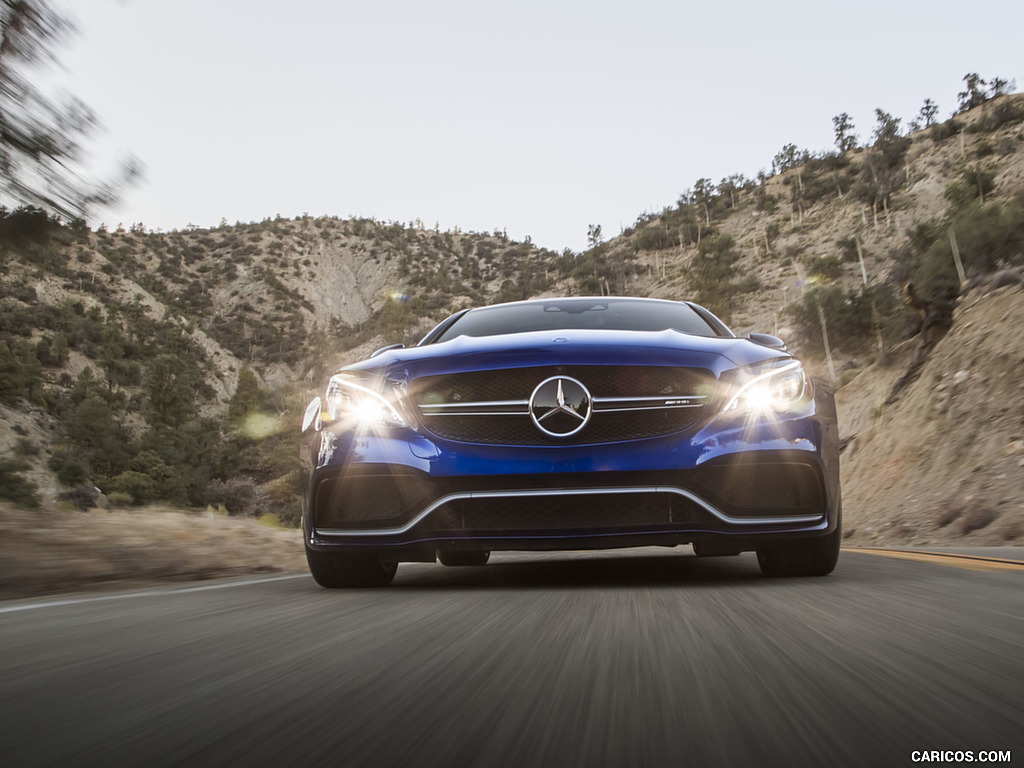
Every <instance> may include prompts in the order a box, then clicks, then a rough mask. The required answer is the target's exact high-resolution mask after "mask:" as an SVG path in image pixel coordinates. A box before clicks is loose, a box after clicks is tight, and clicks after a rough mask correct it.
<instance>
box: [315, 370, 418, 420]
mask: <svg viewBox="0 0 1024 768" xmlns="http://www.w3.org/2000/svg"><path fill="white" fill-rule="evenodd" d="M392 393H393V396H394V397H395V400H396V401H397V395H398V392H397V389H395V388H392ZM324 400H325V402H324V420H325V421H330V422H335V421H347V422H352V423H353V424H359V425H362V426H365V427H408V426H409V422H408V421H407V420H406V418H405V417H404V416H403V415H402V412H401V407H400V406H399V405H398V404H397V402H393V401H392V400H390V399H388V397H386V396H385V394H383V393H381V392H377V391H375V390H373V389H371V388H370V387H368V386H366V384H365V383H357V382H355V381H353V380H352V379H351V378H350V377H348V376H345V375H344V374H339V375H336V376H332V377H331V380H330V382H329V383H328V384H327V396H326V397H325V398H324Z"/></svg>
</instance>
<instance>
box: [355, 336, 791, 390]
mask: <svg viewBox="0 0 1024 768" xmlns="http://www.w3.org/2000/svg"><path fill="white" fill-rule="evenodd" d="M788 357H789V355H788V354H787V353H785V352H780V351H778V350H774V349H769V348H767V347H763V346H761V345H759V344H755V343H754V342H752V341H749V340H747V339H740V338H720V337H714V338H712V337H705V336H693V335H690V334H685V333H679V332H678V331H673V330H665V331H657V332H644V331H595V330H571V331H537V332H530V333H514V334H507V335H503V336H485V337H470V336H460V337H458V338H456V339H452V340H451V341H446V342H442V343H440V344H430V345H427V346H423V347H412V348H409V349H393V350H388V351H386V352H383V353H381V354H380V355H378V356H376V357H373V358H371V359H369V360H364V361H362V362H360V363H356V364H354V365H350V366H346V367H345V369H344V370H349V371H360V372H363V373H368V374H377V375H387V376H389V377H393V378H406V379H411V378H416V377H418V376H423V375H431V374H438V373H459V372H463V371H479V370H495V369H502V368H526V367H532V366H542V365H665V366H681V367H696V368H705V369H707V370H710V371H712V372H714V374H715V375H716V376H718V375H720V374H721V373H722V371H725V370H729V369H732V368H735V367H738V366H744V365H753V364H755V363H759V362H762V361H765V360H770V359H775V358H788Z"/></svg>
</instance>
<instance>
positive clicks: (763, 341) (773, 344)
mask: <svg viewBox="0 0 1024 768" xmlns="http://www.w3.org/2000/svg"><path fill="white" fill-rule="evenodd" d="M747 338H748V339H750V340H751V341H752V342H754V343H755V344H760V345H761V346H762V347H768V348H769V349H778V350H780V351H781V352H786V351H787V350H786V342H784V341H783V340H782V339H780V338H779V337H778V336H772V335H771V334H770V333H752V334H750V335H749V336H747Z"/></svg>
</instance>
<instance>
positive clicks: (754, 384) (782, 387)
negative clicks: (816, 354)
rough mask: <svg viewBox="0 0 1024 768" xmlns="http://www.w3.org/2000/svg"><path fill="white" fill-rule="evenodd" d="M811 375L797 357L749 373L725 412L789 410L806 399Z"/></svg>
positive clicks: (741, 382) (723, 410)
mask: <svg viewBox="0 0 1024 768" xmlns="http://www.w3.org/2000/svg"><path fill="white" fill-rule="evenodd" d="M806 390H807V377H806V375H805V374H804V369H803V366H801V365H800V363H799V362H797V361H796V360H788V361H786V362H785V363H784V364H782V365H780V366H777V367H773V368H771V369H769V370H764V369H759V370H758V371H756V372H751V373H748V374H747V376H746V377H745V378H741V379H740V380H739V383H738V389H737V391H736V394H735V395H734V396H733V397H732V399H731V400H729V402H728V403H727V404H726V406H725V408H723V409H722V412H723V413H727V414H728V413H771V412H781V411H786V410H789V409H790V408H791V407H792V406H793V405H794V404H795V403H797V402H799V401H800V400H802V399H803V398H804V394H805V392H806Z"/></svg>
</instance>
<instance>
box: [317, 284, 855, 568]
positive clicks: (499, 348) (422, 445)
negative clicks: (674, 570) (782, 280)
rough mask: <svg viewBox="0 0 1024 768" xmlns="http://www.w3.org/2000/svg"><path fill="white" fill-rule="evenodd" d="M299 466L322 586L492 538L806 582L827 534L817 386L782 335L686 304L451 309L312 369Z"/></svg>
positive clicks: (832, 445) (831, 425)
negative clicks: (656, 553) (642, 551)
mask: <svg viewBox="0 0 1024 768" xmlns="http://www.w3.org/2000/svg"><path fill="white" fill-rule="evenodd" d="M301 474H302V484H303V503H302V524H303V536H304V542H305V547H306V555H307V560H308V563H309V569H310V571H311V573H312V574H313V577H314V578H315V579H316V581H317V582H318V583H320V584H322V585H323V586H325V587H344V586H383V585H386V584H389V583H390V582H391V581H392V579H393V578H394V576H395V571H396V569H397V567H398V563H401V562H435V561H436V560H437V559H439V560H440V561H441V563H443V564H445V565H483V564H484V563H485V562H487V559H488V557H489V555H490V553H491V552H492V551H496V550H570V549H571V550H579V549H602V548H611V547H633V546H640V545H659V546H676V545H680V544H692V546H693V550H694V551H695V553H696V554H697V555H698V556H704V555H730V554H737V553H739V552H743V551H755V552H756V553H757V560H758V563H759V564H760V567H761V570H762V572H763V573H764V574H765V575H766V576H822V575H825V574H828V573H830V572H831V571H832V569H833V568H834V567H835V565H836V561H837V559H838V556H839V544H840V538H841V536H842V534H841V529H840V525H841V523H840V517H841V502H840V489H839V447H838V432H837V425H836V410H835V402H834V399H833V395H832V392H831V390H830V389H829V388H828V387H827V386H825V385H824V384H822V383H821V382H818V381H816V380H814V379H812V378H811V377H810V376H809V375H808V373H807V372H806V371H805V370H804V367H803V366H802V365H801V363H800V362H799V361H798V360H796V359H795V358H794V357H793V356H792V355H791V354H790V353H789V352H788V351H787V350H786V347H785V344H784V343H783V342H782V341H781V340H780V339H778V338H776V337H774V336H768V335H764V334H751V335H750V336H748V337H746V338H739V337H737V336H736V335H735V334H734V333H733V332H732V331H730V330H729V328H728V327H726V325H725V324H724V323H722V321H721V320H719V319H718V318H717V317H715V316H714V315H713V314H712V313H711V312H709V311H708V310H706V309H704V308H703V307H701V306H698V305H697V304H693V303H690V302H676V301H662V300H656V299H639V298H609V297H598V298H580V297H573V298H560V299H536V300H532V301H523V302H514V303H509V304H498V305H494V306H487V307H480V308H477V309H470V310H465V311H462V312H458V313H457V314H455V315H453V316H452V317H449V318H448V319H447V320H445V321H444V322H442V323H441V324H440V325H438V326H437V327H436V328H434V329H433V330H432V331H430V333H428V334H427V335H426V336H425V337H424V338H423V340H422V341H421V342H420V343H419V344H417V345H416V346H415V347H412V348H403V347H401V346H400V345H399V346H396V347H389V348H385V349H383V350H379V351H378V352H376V353H374V355H372V356H371V357H370V359H368V360H365V361H362V362H359V363H356V364H354V365H349V366H346V367H344V368H342V369H341V370H339V371H338V372H337V373H335V374H334V375H333V376H332V377H331V379H330V381H329V382H328V384H327V387H326V391H325V392H324V394H323V396H322V397H317V398H315V399H314V400H313V402H311V403H310V404H309V407H308V408H307V409H306V413H305V416H304V419H303V425H302V442H301Z"/></svg>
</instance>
